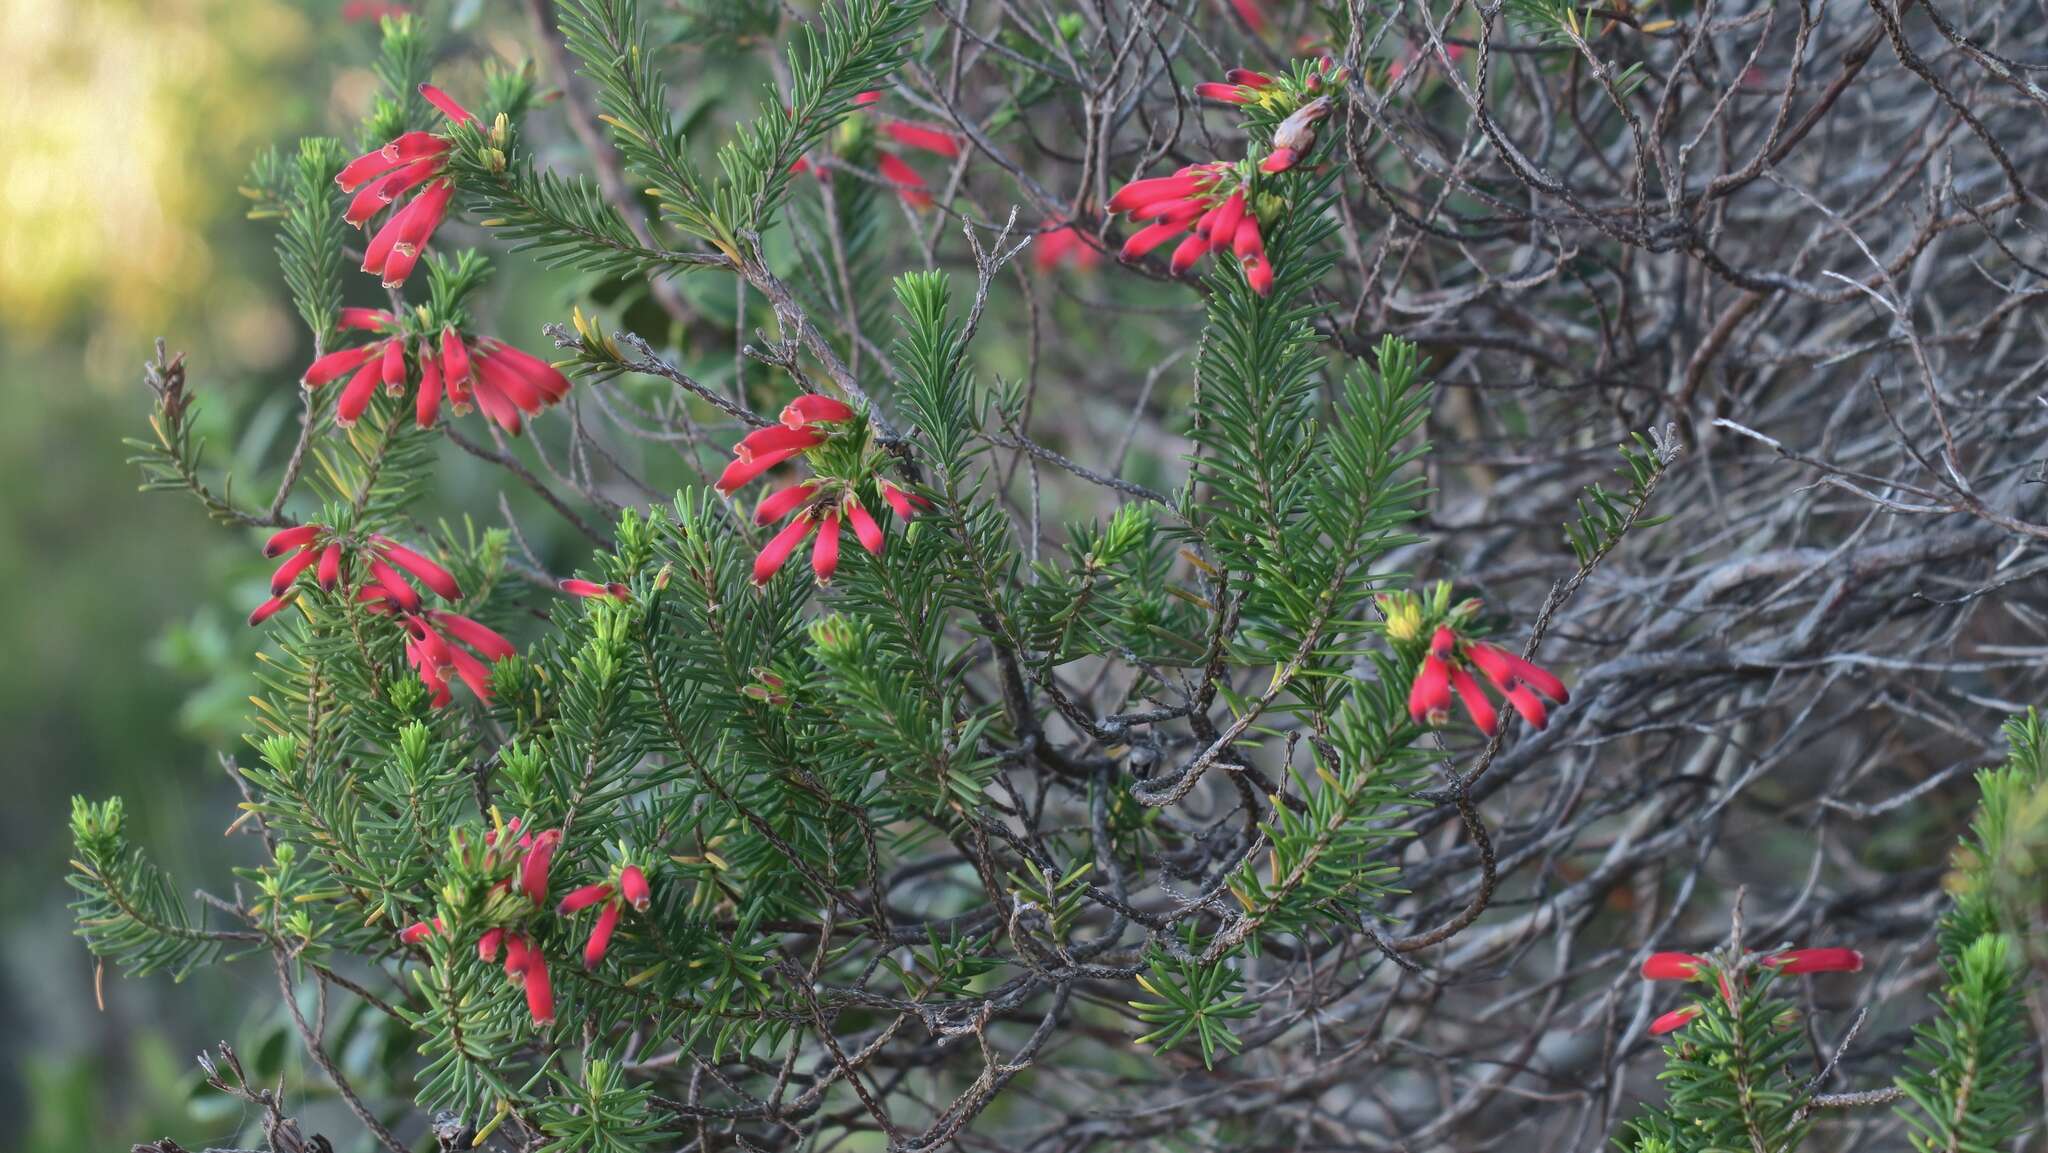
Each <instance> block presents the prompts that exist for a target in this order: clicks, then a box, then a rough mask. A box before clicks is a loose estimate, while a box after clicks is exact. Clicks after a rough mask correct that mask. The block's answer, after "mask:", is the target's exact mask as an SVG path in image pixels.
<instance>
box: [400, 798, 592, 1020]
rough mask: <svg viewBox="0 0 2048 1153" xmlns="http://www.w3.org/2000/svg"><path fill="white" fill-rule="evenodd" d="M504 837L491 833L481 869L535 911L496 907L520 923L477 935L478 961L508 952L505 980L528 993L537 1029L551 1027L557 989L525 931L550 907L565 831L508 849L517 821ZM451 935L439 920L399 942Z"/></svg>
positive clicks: (419, 925) (416, 927) (418, 926)
mask: <svg viewBox="0 0 2048 1153" xmlns="http://www.w3.org/2000/svg"><path fill="white" fill-rule="evenodd" d="M500 831H501V830H499V829H490V830H487V831H486V832H485V833H484V838H483V840H484V852H483V855H482V857H481V858H480V859H478V860H477V861H476V864H477V865H478V866H479V867H480V868H482V869H483V870H485V871H486V872H487V873H491V874H502V875H501V876H500V877H499V879H498V880H497V881H496V882H495V883H494V884H492V885H491V891H492V892H493V893H494V894H497V893H511V892H514V891H516V892H518V893H519V894H520V895H522V896H524V897H526V898H527V901H528V902H530V904H531V908H530V909H526V910H524V911H520V912H513V911H511V909H512V908H517V906H513V907H510V908H508V907H507V906H503V905H494V906H492V907H493V908H495V909H497V910H498V911H497V913H496V914H495V915H496V916H499V917H505V916H511V917H514V918H515V919H514V920H513V922H512V923H510V924H499V925H493V926H491V927H490V928H487V929H485V930H484V931H483V932H482V933H480V934H478V935H477V939H476V955H477V959H478V960H480V961H482V962H484V963H485V964H492V963H494V962H495V961H496V960H497V959H498V953H499V951H500V949H502V950H503V951H504V954H505V976H506V978H507V979H509V980H510V981H512V983H514V984H516V985H519V986H520V987H521V988H522V989H523V990H524V991H525V994H526V1011H527V1013H528V1015H530V1016H531V1017H532V1018H533V1021H534V1024H536V1025H551V1024H553V1023H554V1020H555V988H554V981H553V979H552V978H551V976H550V975H549V973H548V963H547V956H546V955H545V954H544V953H543V952H542V951H541V948H540V946H539V945H538V944H536V943H535V942H534V940H533V938H532V937H531V936H529V935H528V934H527V933H526V932H525V931H524V930H525V926H526V925H527V924H528V923H529V922H530V920H531V917H532V916H533V915H534V914H536V913H538V912H540V911H541V910H542V909H543V908H545V907H546V904H547V874H548V867H549V864H550V863H551V862H552V860H553V859H554V854H555V850H556V848H557V847H558V846H559V845H560V844H561V841H562V833H561V830H559V829H548V830H546V831H544V832H541V833H537V834H536V833H526V834H522V835H520V837H519V840H518V841H517V843H516V844H514V845H508V844H505V843H503V842H506V841H509V840H510V839H511V836H512V834H515V833H518V832H519V819H518V818H516V817H515V818H513V819H512V820H510V821H508V822H506V823H505V825H504V828H503V830H502V832H503V834H504V835H503V836H502V837H501V836H500V835H499V834H500ZM446 931H447V929H446V926H444V925H443V924H442V922H441V919H440V918H439V917H436V918H434V920H433V921H432V922H431V923H429V922H426V921H417V922H414V923H413V924H411V925H408V926H406V927H405V928H404V929H402V930H400V931H399V934H398V938H399V940H400V941H402V942H404V943H405V944H408V945H416V944H418V943H420V942H421V941H424V940H426V939H427V938H429V937H433V936H437V935H439V934H441V933H445V932H446Z"/></svg>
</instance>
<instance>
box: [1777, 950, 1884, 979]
mask: <svg viewBox="0 0 2048 1153" xmlns="http://www.w3.org/2000/svg"><path fill="white" fill-rule="evenodd" d="M1764 964H1766V965H1769V966H1771V967H1772V968H1774V969H1776V970H1778V971H1779V972H1780V973H1785V974H1788V975H1790V974H1795V973H1856V972H1861V971H1862V969H1863V954H1861V953H1859V952H1857V951H1856V950H1854V949H1793V950H1790V951H1789V952H1784V953H1776V954H1773V955H1771V956H1769V957H1765V958H1764Z"/></svg>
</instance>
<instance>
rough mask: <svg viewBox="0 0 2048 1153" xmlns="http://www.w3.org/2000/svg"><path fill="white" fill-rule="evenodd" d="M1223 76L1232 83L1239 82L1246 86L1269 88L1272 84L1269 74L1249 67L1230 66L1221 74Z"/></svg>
mask: <svg viewBox="0 0 2048 1153" xmlns="http://www.w3.org/2000/svg"><path fill="white" fill-rule="evenodd" d="M1223 78H1224V79H1225V80H1228V81H1230V82H1231V83H1232V84H1240V85H1243V86H1244V87H1246V88H1271V87H1272V86H1273V78H1272V77H1271V76H1268V75H1266V74H1265V73H1263V72H1254V71H1252V70H1251V69H1249V68H1232V69H1231V70H1230V71H1228V72H1225V73H1224V74H1223Z"/></svg>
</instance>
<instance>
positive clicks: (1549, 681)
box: [1408, 625, 1571, 735]
mask: <svg viewBox="0 0 2048 1153" xmlns="http://www.w3.org/2000/svg"><path fill="white" fill-rule="evenodd" d="M1475 668H1476V669H1478V670H1479V671H1480V673H1481V674H1482V675H1484V676H1485V677H1486V679H1487V680H1488V681H1490V682H1491V683H1492V684H1493V687H1494V688H1495V689H1497V690H1499V692H1500V694H1501V696H1502V697H1503V698H1505V699H1506V700H1507V702H1508V704H1510V705H1512V706H1514V710H1515V711H1516V712H1518V713H1520V714H1521V715H1522V719H1523V720H1525V721H1528V722H1529V723H1530V724H1531V725H1534V726H1535V727H1537V728H1539V729H1540V728H1542V727H1544V726H1545V725H1547V724H1549V723H1550V712H1549V709H1548V707H1547V706H1545V705H1544V703H1543V698H1545V697H1547V698H1549V699H1550V700H1552V701H1555V702H1557V703H1558V704H1564V703H1565V702H1566V701H1569V700H1570V699H1571V694H1570V693H1569V692H1567V691H1566V690H1565V687H1564V682H1563V681H1561V680H1559V679H1557V677H1556V676H1555V675H1553V674H1552V673H1551V672H1550V671H1549V670H1547V669H1543V668H1540V667H1538V666H1537V665H1534V664H1531V663H1530V662H1528V661H1526V660H1523V659H1522V658H1521V657H1518V656H1516V655H1514V654H1513V653H1510V652H1508V651H1507V650H1505V649H1501V648H1497V647H1495V646H1493V645H1489V644H1484V643H1481V642H1478V641H1471V640H1466V639H1464V638H1462V637H1460V636H1459V635H1458V633H1457V631H1456V630H1455V629H1453V628H1451V626H1449V625H1443V626H1441V627H1439V628H1438V629H1437V630H1436V634H1435V635H1434V636H1433V637H1432V638H1431V639H1430V642H1429V652H1428V653H1427V654H1425V655H1424V656H1423V658H1422V667H1421V668H1420V669H1419V670H1418V671H1417V672H1416V674H1415V680H1414V682H1413V683H1412V684H1411V685H1410V686H1409V688H1408V715H1409V716H1410V717H1412V718H1414V720H1415V723H1417V724H1422V725H1441V724H1443V723H1444V722H1445V721H1447V720H1449V719H1450V715H1451V693H1452V691H1453V690H1455V691H1456V692H1457V696H1458V700H1459V702H1460V703H1461V704H1463V705H1464V706H1465V713H1466V715H1468V716H1470V717H1471V718H1472V723H1473V724H1475V725H1477V726H1479V729H1480V731H1481V732H1484V733H1486V734H1488V735H1491V734H1492V733H1493V731H1494V729H1495V727H1496V726H1498V725H1499V723H1500V716H1499V713H1498V711H1497V710H1496V709H1495V708H1494V705H1493V702H1492V701H1490V700H1488V699H1487V696H1486V691H1485V690H1484V689H1483V688H1481V687H1480V685H1479V681H1478V680H1477V679H1476V678H1474V677H1473V675H1472V671H1471V670H1472V669H1475Z"/></svg>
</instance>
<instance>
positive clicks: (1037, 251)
mask: <svg viewBox="0 0 2048 1153" xmlns="http://www.w3.org/2000/svg"><path fill="white" fill-rule="evenodd" d="M1031 261H1032V263H1033V264H1035V265H1037V266H1038V269H1039V271H1041V272H1048V271H1051V270H1052V269H1054V268H1057V267H1059V266H1060V265H1062V264H1071V265H1073V266H1074V267H1075V268H1079V269H1082V270H1084V271H1085V270H1087V269H1090V268H1094V267H1095V266H1096V265H1098V264H1100V263H1102V253H1101V252H1099V251H1097V250H1096V248H1095V246H1094V245H1092V244H1090V243H1088V238H1087V236H1086V235H1085V234H1084V233H1082V231H1081V230H1080V229H1078V228H1075V227H1074V226H1073V225H1071V224H1064V225H1061V226H1060V227H1058V228H1053V229H1048V230H1047V231H1045V232H1043V233H1040V234H1039V237H1038V243H1036V244H1034V245H1032V246H1031Z"/></svg>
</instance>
